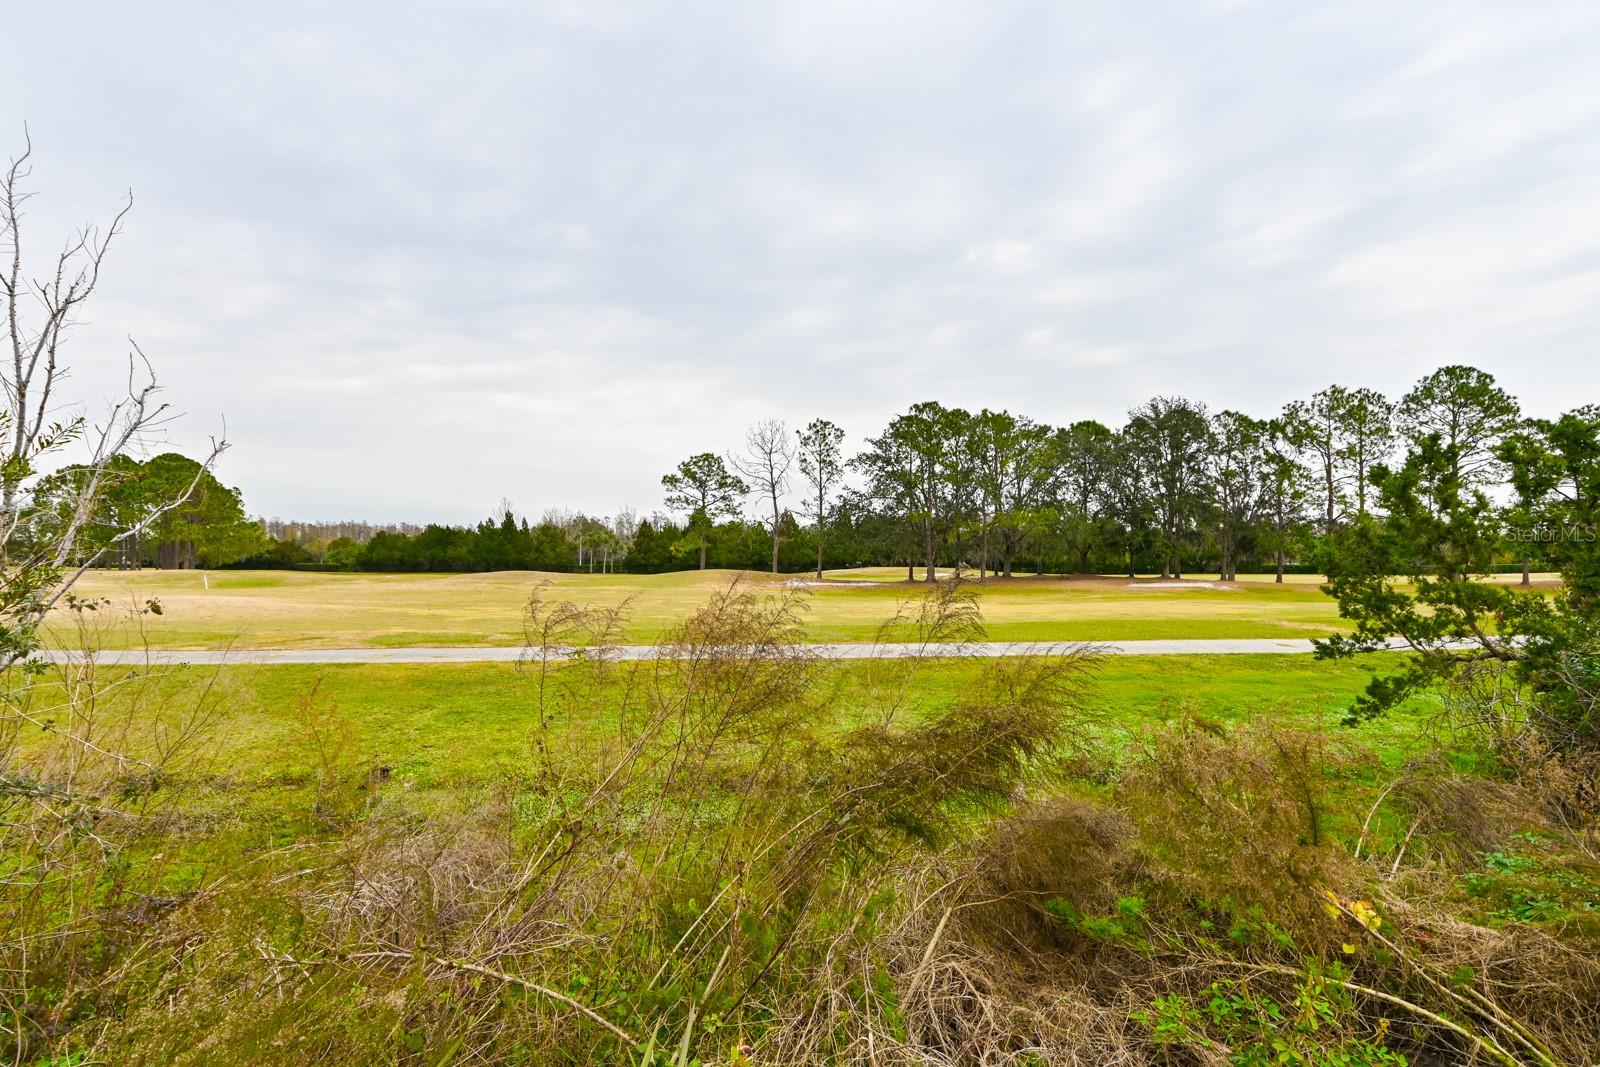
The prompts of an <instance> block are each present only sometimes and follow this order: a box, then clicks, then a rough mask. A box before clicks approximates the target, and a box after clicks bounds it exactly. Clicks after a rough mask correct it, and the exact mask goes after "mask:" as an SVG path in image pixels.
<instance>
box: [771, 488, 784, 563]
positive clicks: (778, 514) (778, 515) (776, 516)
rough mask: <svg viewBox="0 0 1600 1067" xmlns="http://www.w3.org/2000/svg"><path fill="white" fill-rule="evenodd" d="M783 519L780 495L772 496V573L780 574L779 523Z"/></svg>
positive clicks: (775, 493) (774, 493)
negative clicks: (779, 504) (780, 508)
mask: <svg viewBox="0 0 1600 1067" xmlns="http://www.w3.org/2000/svg"><path fill="white" fill-rule="evenodd" d="M782 518H783V512H782V511H780V510H779V509H778V494H777V492H776V491H774V492H773V494H772V573H773V574H777V573H778V541H779V537H778V522H779V521H780V520H781V519H782Z"/></svg>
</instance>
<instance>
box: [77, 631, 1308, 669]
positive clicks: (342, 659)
mask: <svg viewBox="0 0 1600 1067" xmlns="http://www.w3.org/2000/svg"><path fill="white" fill-rule="evenodd" d="M1085 645H1088V646H1092V647H1093V648H1095V649H1097V650H1098V651H1100V652H1102V653H1105V654H1106V655H1111V656H1215V655H1252V654H1257V655H1258V654H1261V653H1268V654H1283V653H1300V654H1304V653H1308V652H1310V651H1311V642H1310V641H1309V640H1295V639H1290V638H1273V637H1267V638H1218V639H1205V640H1198V639H1197V640H1172V641H1087V642H1071V641H1057V642H1044V641H1040V642H1034V641H982V642H977V643H975V644H966V645H914V644H904V645H888V644H886V645H861V644H848V645H846V644H819V645H811V646H808V647H810V648H813V649H815V650H816V651H817V652H818V653H820V654H821V655H823V656H829V657H833V658H836V659H888V658H900V657H904V656H915V655H932V656H967V657H991V656H1033V655H1041V654H1044V655H1048V654H1050V653H1052V652H1061V651H1065V650H1070V649H1075V648H1080V647H1083V646H1085ZM610 651H611V653H612V654H613V655H614V656H615V657H616V658H618V659H628V660H638V659H652V658H654V657H655V656H656V655H658V651H657V649H656V646H654V645H621V646H617V647H615V648H613V649H611V650H610ZM523 654H524V653H523V650H522V649H520V648H467V647H448V648H281V649H280V648H236V649H230V650H226V651H218V650H212V649H207V650H200V649H195V650H184V649H152V650H150V651H148V652H146V651H144V650H131V651H108V652H101V653H99V654H98V655H97V656H96V657H95V658H96V660H97V661H98V662H100V663H104V664H108V665H112V666H118V665H129V664H133V665H138V664H178V663H191V664H196V665H211V666H215V665H219V664H268V663H300V664H317V663H515V662H517V661H518V660H519V659H521V658H522V656H523ZM77 655H78V654H77V653H71V652H51V653H47V654H46V658H48V659H52V660H55V661H57V662H63V661H66V660H70V659H75V658H77Z"/></svg>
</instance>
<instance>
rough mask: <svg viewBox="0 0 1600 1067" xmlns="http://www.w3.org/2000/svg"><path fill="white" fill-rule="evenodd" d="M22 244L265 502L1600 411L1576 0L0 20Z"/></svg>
mask: <svg viewBox="0 0 1600 1067" xmlns="http://www.w3.org/2000/svg"><path fill="white" fill-rule="evenodd" d="M5 33H6V35H7V37H8V38H10V39H11V41H12V44H11V46H10V47H8V48H7V49H6V52H7V56H6V59H5V61H4V63H3V64H0V119H3V122H0V156H6V155H11V154H14V153H15V151H16V150H18V149H19V148H20V146H21V142H22V126H23V123H24V122H25V121H26V122H27V123H28V125H29V128H30V129H31V131H32V134H33V139H34V145H35V163H36V166H35V171H34V182H33V184H34V186H35V187H36V188H37V189H38V190H39V191H40V196H39V198H38V199H37V200H36V201H34V203H33V205H32V207H33V212H32V215H31V216H30V218H29V224H30V227H31V229H30V231H29V234H28V236H29V237H30V238H31V240H32V242H33V244H34V246H35V247H38V246H41V245H44V246H51V245H54V244H56V243H57V242H58V241H59V240H60V239H61V237H63V236H64V235H65V233H66V232H67V231H68V229H70V227H71V226H72V225H74V224H77V223H80V222H83V221H86V220H90V219H96V218H105V217H107V216H108V215H109V214H110V213H111V212H112V211H114V209H115V206H116V202H117V199H118V197H119V196H120V195H121V194H122V192H123V190H125V189H126V188H127V187H129V186H132V187H133V189H134V192H135V195H136V198H137V202H136V206H135V209H134V213H133V215H132V216H131V218H130V220H129V223H128V229H127V234H126V237H125V239H124V240H123V242H122V244H121V246H120V247H119V248H117V249H116V251H115V253H114V255H113V257H112V261H111V264H110V267H109V269H108V272H107V275H106V277H105V279H104V281H103V287H102V296H101V298H100V299H99V301H98V304H97V306H96V307H95V308H94V309H93V312H92V315H91V316H90V317H91V318H92V320H93V321H92V324H91V325H89V326H88V327H86V328H85V329H84V330H83V331H82V332H81V333H80V334H79V335H78V338H77V340H76V341H75V343H74V350H73V353H72V355H73V360H74V363H75V367H76V377H75V380H74V385H75V388H76V391H77V393H78V395H81V396H83V397H84V398H86V399H89V400H97V398H100V397H103V396H105V395H109V394H110V393H111V392H112V391H113V390H114V388H115V386H116V381H115V376H114V374H113V373H112V372H113V371H114V369H115V367H116V364H117V361H118V360H120V359H121V358H123V356H124V354H125V352H126V348H127V346H126V342H125V340H124V338H126V337H127V336H128V335H132V336H133V337H134V338H135V339H136V340H138V341H139V343H140V344H141V345H142V346H143V348H144V349H145V351H146V352H147V353H148V354H149V355H150V356H151V357H152V359H153V360H154V361H155V363H156V365H157V367H158V369H159V371H160V372H161V375H162V377H163V379H164V380H165V381H166V383H167V385H168V395H167V399H168V400H169V401H171V402H172V403H173V404H174V405H175V406H176V407H177V408H179V409H181V410H182V411H184V412H186V413H187V414H186V417H185V419H184V420H183V422H182V423H181V425H180V426H179V427H178V428H177V430H176V431H175V432H174V437H173V443H174V444H176V445H178V446H180V447H183V448H186V449H188V450H190V451H194V450H195V449H196V448H197V447H198V445H199V444H200V442H202V441H203V440H204V438H205V435H206V434H208V433H211V432H214V431H215V430H216V429H217V428H218V426H220V424H221V422H222V420H223V418H224V417H225V418H226V422H227V431H228V436H229V438H230V439H231V441H232V442H233V448H232V450H231V451H230V452H229V453H228V455H227V456H226V458H225V460H224V462H223V465H222V469H221V475H222V477H223V479H224V480H225V481H227V482H229V483H230V484H234V485H238V486H240V487H241V488H242V489H243V491H244V495H245V499H246V503H247V506H248V507H249V508H250V509H251V510H252V511H253V512H258V513H264V514H268V515H278V516H282V517H285V518H291V517H292V518H325V519H334V518H365V519H373V520H411V521H428V520H440V521H452V522H464V521H471V520H475V519H477V518H479V517H481V516H483V515H485V514H487V513H488V512H489V511H490V510H491V509H492V508H493V507H494V505H495V504H496V502H497V501H498V500H500V498H502V497H509V498H510V499H511V500H512V501H514V502H515V504H516V505H517V507H518V509H519V510H521V511H525V512H529V513H532V514H534V515H537V514H538V513H539V512H541V511H542V510H544V509H545V508H547V507H555V506H563V507H568V508H582V509H585V510H589V511H591V512H599V513H612V512H615V511H616V509H617V508H619V507H620V506H623V505H632V506H634V507H636V508H638V509H640V510H641V511H645V512H648V511H650V510H651V509H653V508H655V507H657V506H658V505H659V503H660V487H659V479H660V475H661V474H662V472H664V471H665V470H667V469H669V468H670V467H671V466H672V465H673V464H675V463H676V462H677V461H678V460H679V459H681V458H683V457H684V456H685V455H688V454H689V453H691V452H697V451H707V450H709V451H725V450H727V449H729V448H731V447H734V446H736V445H737V444H738V443H739V441H740V440H741V438H742V435H743V430H744V427H745V426H746V425H747V424H749V423H750V422H752V421H754V420H756V419H759V418H763V417H769V416H770V417H777V418H782V419H784V420H786V421H787V422H789V423H790V424H791V425H799V424H802V423H804V422H805V421H807V420H809V419H811V418H815V417H818V416H825V417H828V418H831V419H833V420H834V421H836V422H838V423H840V424H841V425H843V426H844V427H845V429H846V430H847V431H848V432H849V433H850V436H851V444H852V446H854V445H855V444H857V443H859V441H860V439H861V437H862V436H864V435H867V434H871V433H875V432H877V431H878V430H879V429H880V428H881V427H882V425H883V424H884V423H885V422H886V421H887V419H888V418H889V417H890V416H891V415H892V414H893V413H895V412H897V411H900V410H903V409H904V408H906V407H907V406H908V405H910V404H912V403H914V402H916V401H919V400H925V399H936V400H940V401H943V402H945V403H949V404H962V405H966V406H970V407H973V408H976V407H980V406H985V405H987V406H990V407H1005V408H1009V409H1011V410H1013V411H1016V412H1021V413H1025V414H1029V415H1032V416H1034V417H1035V418H1038V419H1041V420H1045V421H1049V422H1053V423H1064V422H1068V421H1071V420H1075V419H1080V418H1098V419H1101V420H1104V421H1107V422H1113V423H1115V422H1118V421H1120V420H1121V419H1122V417H1123V415H1124V413H1125V412H1126V410H1127V409H1128V408H1129V407H1130V406H1132V405H1134V404H1136V403H1139V402H1140V401H1142V400H1144V399H1146V398H1147V397H1149V396H1150V395H1152V394H1154V393H1178V394H1183V395H1187V396H1190V397H1193V398H1195V399H1199V400H1203V401H1205V402H1206V403H1207V404H1209V405H1211V406H1213V407H1237V408H1240V409H1242V410H1245V411H1249V412H1252V413H1255V414H1261V415H1265V414H1270V413H1272V412H1275V411H1276V410H1277V409H1278V408H1279V407H1280V406H1281V405H1282V404H1283V403H1284V402H1285V401H1287V400H1289V399H1292V398H1294V397H1297V396H1301V395H1304V394H1308V393H1310V392H1312V391H1314V390H1316V389H1318V388H1320V387H1322V386H1325V385H1327V384H1329V383H1331V382H1335V381H1337V382H1340V383H1342V384H1351V385H1357V384H1359V385H1371V386H1373V387H1376V388H1379V389H1381V390H1383V391H1385V392H1387V393H1389V394H1391V395H1398V394H1399V393H1401V392H1403V391H1404V390H1405V389H1406V387H1407V386H1408V385H1409V384H1410V383H1411V382H1412V381H1413V380H1415V379H1416V378H1417V377H1419V376H1421V375H1422V374H1424V373H1426V372H1427V371H1429V370H1431V369H1433V368H1434V367H1436V366H1438V365H1440V364H1442V363H1448V362H1468V363H1473V364H1476V365H1477V366H1480V367H1483V368H1484V369H1486V370H1489V371H1491V372H1493V373H1494V374H1495V375H1497V376H1498V377H1499V378H1500V379H1501V381H1502V383H1503V384H1504V385H1506V386H1507V387H1508V388H1509V389H1511V390H1512V391H1513V392H1514V393H1516V394H1517V395H1519V396H1520V397H1521V398H1522V399H1523V401H1524V403H1525V404H1526V406H1527V407H1529V408H1530V409H1533V410H1534V411H1536V412H1539V413H1553V412H1555V411H1556V410H1558V409H1560V408H1562V407H1570V406H1574V405H1576V404H1579V403H1584V402H1593V401H1600V347H1597V345H1596V340H1597V337H1600V4H1595V3H1593V2H1585V3H1573V4H1551V3H1540V4H1532V5H1525V4H1508V3H1505V2H1503V0H1495V2H1492V3H1484V4H1474V3H1466V2H1461V0H1451V2H1447V3H1438V4H1396V3H1394V2H1393V0H1383V2H1379V3H1371V4H1362V3H1352V2H1344V0H1341V2H1339V3H1308V4H1282V5H1279V4H1268V3H1248V2H1239V3H1213V4H1205V3H1183V4H1171V5H1162V4H1155V3H1150V4H1117V3H1104V4H1096V5H1081V6H1074V5H1068V4H1064V3H1052V4H1039V5H1024V4H1010V3H1001V2H996V0H985V2H982V3H979V2H970V3H961V4H946V3H941V2H938V0H913V2H906V3H902V4H890V3H874V2H871V0H845V2H838V3H833V2H819V0H806V2H803V3H795V4H764V3H758V2H751V0H745V2H741V3H729V4H725V5H723V4H710V3H675V4H665V3H663V4H659V5H657V4H627V5H611V4H609V3H607V2H605V0H575V2H573V3H553V4H545V5H540V4H537V3H528V2H520V0H518V2H514V0H507V2H504V3H463V2H461V0H452V2H451V3H448V4H446V3H443V2H439V3H433V4H413V3H404V2H396V0H384V2H382V3H352V2H340V3H336V4H330V3H327V2H325V0H323V2H317V3H283V2H274V3H267V4H263V3H260V2H259V0H253V2H251V3H248V4H234V3H225V2H219V0H205V2H203V3H201V2H196V3H178V2H165V3H159V4H156V3H137V2H133V3H130V2H122V3H110V2H105V3H95V4H84V3H70V2H56V3H36V4H28V5H12V6H11V7H10V9H8V12H7V15H6V19H5Z"/></svg>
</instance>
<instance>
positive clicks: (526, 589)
mask: <svg viewBox="0 0 1600 1067" xmlns="http://www.w3.org/2000/svg"><path fill="white" fill-rule="evenodd" d="M733 577H734V572H729V571H708V572H704V573H696V572H684V573H677V574H660V575H554V574H552V575H545V574H536V573H529V572H503V573H496V574H466V575H443V574H439V575H376V574H308V573H296V572H282V571H277V572H250V571H223V572H213V573H211V574H209V575H207V576H204V577H202V575H201V574H199V573H196V572H192V571H191V572H172V571H166V572H162V571H145V572H139V573H121V572H116V571H101V572H96V573H92V574H90V575H88V576H86V577H85V578H84V580H83V581H82V582H81V583H80V586H79V588H78V592H79V594H80V595H83V596H93V597H107V598H110V599H111V600H112V601H113V603H114V605H117V606H119V607H120V606H123V605H128V604H136V603H142V602H143V601H144V600H146V599H148V598H151V597H157V598H159V599H160V602H161V605H162V609H163V613H162V615H161V616H159V617H154V616H146V617H145V620H146V626H147V629H146V636H147V638H148V640H149V641H150V643H151V644H152V645H154V646H156V647H167V648H219V647H229V646H232V647H240V648H250V647H255V648H296V647H300V648H339V647H397V646H419V645H515V644H519V643H520V642H521V632H520V617H521V610H522V606H523V604H524V603H526V601H527V598H528V595H529V593H530V592H531V591H532V590H533V588H534V587H535V586H536V585H537V584H538V583H540V582H542V581H548V582H550V583H551V588H550V590H549V592H548V593H547V596H548V597H550V598H552V599H571V600H575V601H578V602H580V603H584V604H592V605H615V604H620V603H622V602H623V601H625V600H626V601H629V602H630V603H629V610H630V614H631V618H632V623H631V625H630V627H629V630H628V634H627V636H628V638H629V639H631V640H637V641H648V640H650V639H652V638H654V637H656V636H657V635H659V634H660V633H661V632H662V631H663V630H665V629H666V628H668V627H669V626H671V625H672V624H673V623H675V622H677V621H679V620H681V619H683V618H684V617H685V616H687V615H688V614H689V613H690V612H691V611H692V610H694V609H695V608H697V607H699V606H700V605H702V604H704V603H705V601H706V598H707V595H708V594H709V592H710V591H711V590H712V589H714V588H717V587H719V586H722V585H724V584H726V583H727V582H728V581H730V580H732V578H733ZM896 578H898V579H901V580H900V581H895V580H893V579H896ZM903 578H904V572H903V571H900V570H888V569H873V570H868V571H858V572H847V573H842V574H841V575H840V580H837V581H830V582H828V583H824V584H822V585H820V586H816V587H814V588H810V592H811V608H810V623H809V625H808V630H809V633H810V635H811V636H812V637H813V638H814V639H816V640H819V641H867V640H870V639H871V638H872V636H873V634H874V632H875V631H876V629H877V627H878V625H879V624H880V623H881V621H882V620H883V619H884V618H886V617H887V616H888V615H890V614H892V613H893V611H894V608H895V605H896V604H897V602H899V601H900V600H902V599H904V598H905V597H907V596H908V595H917V593H918V592H919V587H918V586H913V585H908V584H906V583H905V582H904V581H903ZM1295 578H1296V580H1295V581H1291V582H1287V583H1285V584H1283V585H1275V584H1273V583H1272V582H1271V580H1270V579H1261V578H1256V579H1254V580H1246V581H1244V582H1240V583H1236V584H1234V585H1232V586H1230V587H1217V588H1207V587H1205V586H1201V585H1193V586H1189V587H1186V588H1172V587H1170V586H1168V585H1165V584H1160V583H1149V582H1137V583H1134V582H1129V581H1128V580H1127V579H1122V578H1102V579H1067V580H1062V579H1053V578H1044V579H1038V578H1016V579H1011V580H1009V581H1001V580H994V581H991V582H990V583H989V584H987V585H986V586H985V587H984V591H983V615H984V620H985V623H986V625H987V627H988V630H989V635H990V637H991V638H992V639H994V640H997V641H1031V640H1056V641H1073V640H1131V639H1139V638H1212V637H1311V636H1319V635H1322V634H1326V633H1327V632H1329V631H1330V630H1333V629H1336V628H1338V627H1339V625H1340V624H1339V619H1338V615H1337V611H1336V609H1335V606H1334V604H1333V602H1332V601H1331V600H1330V599H1328V598H1327V597H1325V596H1324V595H1323V594H1322V593H1321V592H1320V591H1319V590H1318V589H1317V587H1316V585H1315V582H1314V580H1313V579H1309V578H1307V577H1305V576H1295ZM745 580H747V581H753V582H762V583H764V582H772V581H774V579H772V578H771V577H769V576H764V575H746V576H745ZM207 582H209V588H207V586H206V584H205V583H207ZM61 636H63V638H65V635H61ZM136 640H137V635H136V634H134V633H133V632H132V631H131V630H130V629H128V628H127V627H118V628H116V629H114V630H112V631H111V632H110V633H108V634H106V635H105V640H104V643H105V644H107V645H108V646H111V647H115V646H118V645H126V644H130V643H136Z"/></svg>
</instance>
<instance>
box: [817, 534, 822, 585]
mask: <svg viewBox="0 0 1600 1067" xmlns="http://www.w3.org/2000/svg"><path fill="white" fill-rule="evenodd" d="M817 581H819V582H820V581H822V535H821V532H820V531H819V532H818V535H817Z"/></svg>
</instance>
